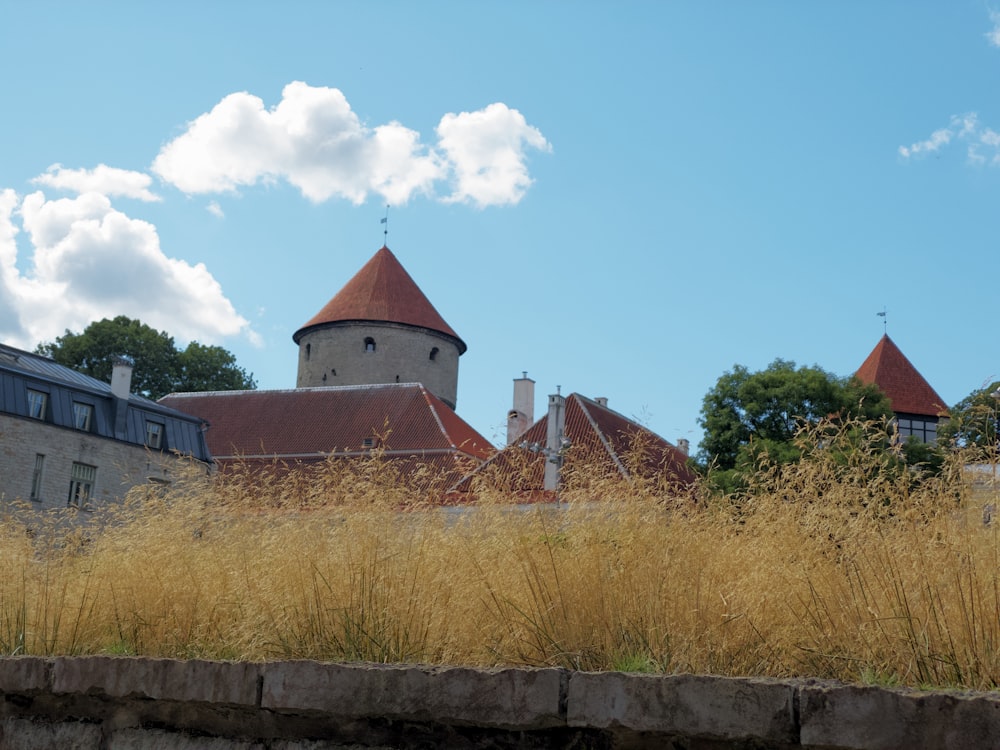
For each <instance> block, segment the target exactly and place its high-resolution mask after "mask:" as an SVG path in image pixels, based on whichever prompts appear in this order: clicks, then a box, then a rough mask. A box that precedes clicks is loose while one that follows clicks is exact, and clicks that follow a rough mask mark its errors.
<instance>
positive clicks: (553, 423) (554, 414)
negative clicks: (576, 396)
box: [543, 386, 566, 490]
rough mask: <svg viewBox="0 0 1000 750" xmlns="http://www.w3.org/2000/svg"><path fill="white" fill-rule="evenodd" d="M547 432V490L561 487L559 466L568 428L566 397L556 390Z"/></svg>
mask: <svg viewBox="0 0 1000 750" xmlns="http://www.w3.org/2000/svg"><path fill="white" fill-rule="evenodd" d="M546 428H547V429H546V432H545V448H546V451H545V459H546V460H545V482H544V484H543V487H544V488H545V489H546V490H558V489H559V468H560V464H561V463H562V449H563V447H564V446H563V439H564V438H565V435H564V430H565V428H566V397H565V396H561V395H560V394H559V386H556V392H555V393H554V394H553V395H551V396H549V415H548V420H547V424H546Z"/></svg>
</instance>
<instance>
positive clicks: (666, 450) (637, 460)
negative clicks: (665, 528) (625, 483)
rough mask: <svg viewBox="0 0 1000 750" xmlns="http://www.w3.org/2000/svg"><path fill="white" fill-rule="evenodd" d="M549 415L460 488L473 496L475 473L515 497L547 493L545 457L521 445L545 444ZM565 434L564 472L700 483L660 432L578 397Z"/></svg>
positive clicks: (570, 401)
mask: <svg viewBox="0 0 1000 750" xmlns="http://www.w3.org/2000/svg"><path fill="white" fill-rule="evenodd" d="M547 430H548V415H546V416H544V417H542V418H541V419H539V420H538V421H537V422H535V423H534V424H533V425H532V426H531V427H529V428H528V430H527V431H526V432H525V433H524V434H523V435H522V436H521V437H520V438H519V439H518V442H517V444H516V445H511V446H507V447H506V448H504V449H503V450H502V451H500V452H499V453H497V454H496V455H495V456H494V457H493V458H491V459H490V460H489V461H487V462H486V463H485V464H483V465H482V466H481V467H479V469H477V470H476V472H475V473H474V474H473V475H472V476H470V477H466V478H465V479H464V480H463V481H462V483H460V485H459V486H458V487H457V488H456V489H457V490H458V491H468V490H470V489H471V488H472V487H473V486H474V478H475V475H476V474H480V473H482V475H484V476H485V475H486V474H489V475H490V476H491V478H494V479H495V478H496V477H503V478H505V479H504V481H505V482H506V483H508V484H509V485H510V489H512V490H513V491H515V492H518V493H521V494H524V495H528V496H531V497H536V498H537V497H539V496H541V494H542V488H543V478H544V472H545V460H546V458H545V456H543V455H541V454H538V453H532V452H530V451H529V450H527V449H525V448H521V447H519V446H520V444H522V443H527V444H528V445H531V444H532V443H537V444H539V445H541V446H544V445H545V441H546V432H547ZM563 434H564V435H565V437H567V438H568V439H569V440H570V442H571V447H570V448H569V449H568V450H567V452H566V455H565V459H564V464H563V472H564V476H568V475H569V474H571V473H572V472H573V471H574V470H585V471H587V472H595V473H597V474H603V475H605V476H607V475H617V476H620V477H623V478H626V479H628V478H631V477H637V476H641V477H647V478H648V477H654V476H665V477H666V478H668V479H669V480H670V481H671V482H672V483H676V484H678V485H682V486H686V485H690V484H692V483H693V482H694V481H695V475H694V473H693V472H692V471H691V470H690V469H689V468H688V466H687V456H686V455H685V454H684V453H683V452H682V451H681V450H680V449H678V448H677V447H676V446H674V445H672V444H671V443H670V442H668V441H667V440H664V439H663V438H662V437H660V436H659V435H657V434H656V433H655V432H653V431H651V430H649V429H647V428H645V427H643V426H642V425H640V424H637V423H636V422H633V421H632V420H630V419H628V418H626V417H624V416H623V415H621V414H619V413H618V412H616V411H613V410H611V409H609V408H608V407H606V406H602V405H601V404H599V403H598V402H597V401H593V400H591V399H589V398H586V397H585V396H581V395H580V394H578V393H573V394H570V395H569V396H567V397H566V424H565V426H564V428H563Z"/></svg>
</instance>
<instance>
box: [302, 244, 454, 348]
mask: <svg viewBox="0 0 1000 750" xmlns="http://www.w3.org/2000/svg"><path fill="white" fill-rule="evenodd" d="M347 321H376V322H385V323H402V324H404V325H410V326H417V327H420V328H428V329H430V330H432V331H437V332H439V333H443V334H445V335H447V336H450V337H452V338H454V339H455V341H456V343H457V344H458V349H459V354H464V353H465V350H466V348H467V347H466V345H465V342H464V341H462V339H460V338H459V336H458V334H457V333H455V331H454V330H452V327H451V326H449V325H448V324H447V323H445V321H444V318H442V317H441V315H440V314H439V313H438V311H437V310H435V309H434V305H432V304H431V303H430V300H428V299H427V297H425V296H424V293H423V292H422V291H420V287H418V286H417V284H416V282H414V281H413V279H412V278H411V277H410V274H408V273H407V272H406V269H405V268H403V266H402V265H401V264H400V262H399V261H398V260H397V259H396V256H395V255H393V254H392V251H391V250H389V248H388V247H385V246H383V247H382V249H381V250H379V251H378V252H377V253H375V255H373V256H372V257H371V260H369V261H368V262H367V263H366V264H365V265H364V266H362V268H361V270H360V271H358V272H357V273H356V274H354V276H353V277H352V278H351V280H350V281H348V282H347V283H346V284H345V285H344V288H343V289H341V290H340V291H339V292H337V294H336V295H334V297H333V299H331V300H330V301H329V302H327V303H326V306H325V307H324V308H323V309H322V310H320V311H319V312H318V313H316V315H314V316H313V318H312V319H311V320H310V321H309V322H308V323H306V324H305V325H304V326H302V328H300V329H299V330H298V331H296V332H295V334H294V335H293V336H292V338H293V339H294V340H295V343H296V344H297V343H299V339H301V338H302V335H303V334H304V333H306V332H307V331H308V330H309V329H311V328H315V327H317V326H324V325H328V324H331V323H343V322H347Z"/></svg>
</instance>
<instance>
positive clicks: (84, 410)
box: [73, 401, 94, 432]
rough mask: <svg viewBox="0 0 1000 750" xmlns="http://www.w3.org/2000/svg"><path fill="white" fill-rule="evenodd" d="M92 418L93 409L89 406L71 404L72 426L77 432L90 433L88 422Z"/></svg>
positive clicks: (76, 403)
mask: <svg viewBox="0 0 1000 750" xmlns="http://www.w3.org/2000/svg"><path fill="white" fill-rule="evenodd" d="M93 417H94V407H93V406H91V405H90V404H81V403H78V402H76V401H74V402H73V426H74V427H75V428H76V429H78V430H83V431H84V432H90V422H91V420H92V419H93Z"/></svg>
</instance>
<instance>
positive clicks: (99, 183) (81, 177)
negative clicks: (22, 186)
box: [32, 164, 161, 202]
mask: <svg viewBox="0 0 1000 750" xmlns="http://www.w3.org/2000/svg"><path fill="white" fill-rule="evenodd" d="M32 182H34V183H35V184H37V185H46V186H48V187H53V188H56V189H57V190H70V191H72V192H75V193H101V194H102V195H111V196H114V195H120V196H124V197H126V198H136V199H137V200H141V201H146V202H153V201H158V200H161V199H160V196H158V195H156V194H155V193H152V192H150V190H149V186H150V185H151V184H152V183H153V178H152V177H151V176H149V175H148V174H145V173H143V172H133V171H130V170H128V169H118V168H116V167H109V166H107V165H106V164H98V165H97V166H96V167H95V168H94V169H65V168H64V167H63V166H62V164H53V165H52V166H51V167H49V168H48V169H47V170H46V171H45V174H42V175H39V176H38V177H36V178H35V179H33V180H32Z"/></svg>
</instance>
